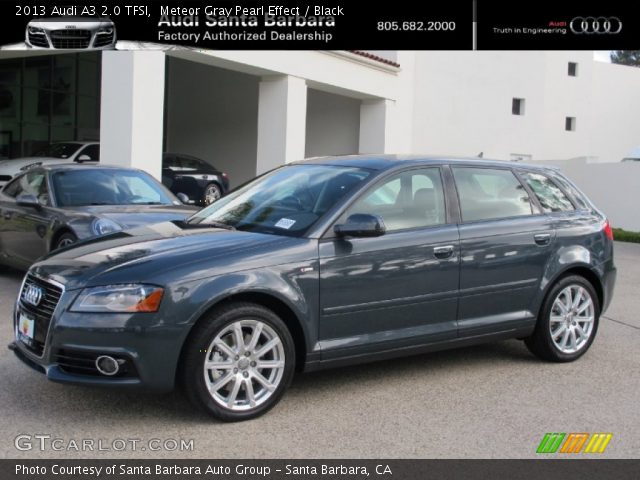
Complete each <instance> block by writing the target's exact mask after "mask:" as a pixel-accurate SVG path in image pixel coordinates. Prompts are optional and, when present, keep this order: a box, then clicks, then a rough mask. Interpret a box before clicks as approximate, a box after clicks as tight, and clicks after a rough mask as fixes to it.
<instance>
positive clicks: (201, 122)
mask: <svg viewBox="0 0 640 480" xmlns="http://www.w3.org/2000/svg"><path fill="white" fill-rule="evenodd" d="M259 80H260V79H259V77H255V76H252V75H247V74H243V73H238V72H233V71H230V70H224V69H221V68H216V67H212V66H209V65H204V64H201V63H196V62H189V61H185V60H180V59H176V58H171V57H169V58H168V78H167V102H166V103H167V107H166V112H165V115H166V127H165V137H166V148H165V149H166V151H169V152H176V153H186V154H190V155H194V156H196V157H200V158H202V159H204V160H206V161H208V162H210V163H212V164H213V165H215V166H216V167H217V168H219V169H221V170H223V171H225V172H227V173H228V174H229V178H230V180H231V186H232V187H233V186H237V185H239V184H241V183H243V182H244V181H246V180H249V179H250V178H252V177H254V176H255V174H256V154H257V135H258V83H259Z"/></svg>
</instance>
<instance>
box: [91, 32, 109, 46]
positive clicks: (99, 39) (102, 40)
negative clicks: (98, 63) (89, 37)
mask: <svg viewBox="0 0 640 480" xmlns="http://www.w3.org/2000/svg"><path fill="white" fill-rule="evenodd" d="M112 43H113V32H111V33H100V34H98V35H96V39H95V40H94V41H93V46H94V47H95V48H99V47H104V46H106V45H111V44H112Z"/></svg>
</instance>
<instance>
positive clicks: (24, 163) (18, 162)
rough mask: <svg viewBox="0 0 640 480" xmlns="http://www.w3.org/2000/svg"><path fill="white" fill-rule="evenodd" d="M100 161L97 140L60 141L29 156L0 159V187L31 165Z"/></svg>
mask: <svg viewBox="0 0 640 480" xmlns="http://www.w3.org/2000/svg"><path fill="white" fill-rule="evenodd" d="M99 161H100V144H99V143H98V142H60V143H52V144H51V145H49V146H48V147H46V148H44V149H42V150H39V151H37V152H36V153H34V154H33V155H31V156H29V157H23V158H12V159H9V160H2V161H0V188H2V187H4V186H5V184H7V183H8V182H9V181H10V180H11V179H12V178H13V177H15V176H16V175H18V174H19V173H22V172H23V171H24V170H27V169H29V168H31V167H35V166H39V165H53V164H58V163H73V162H76V163H85V162H99Z"/></svg>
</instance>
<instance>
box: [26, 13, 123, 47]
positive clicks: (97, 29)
mask: <svg viewBox="0 0 640 480" xmlns="http://www.w3.org/2000/svg"><path fill="white" fill-rule="evenodd" d="M116 41H117V38H116V27H115V25H114V24H113V22H112V21H111V19H110V18H107V17H100V18H97V17H56V18H39V19H34V20H31V21H30V22H29V23H28V24H27V29H26V32H25V43H26V44H27V46H28V47H30V48H47V49H56V50H107V49H113V48H115V47H116Z"/></svg>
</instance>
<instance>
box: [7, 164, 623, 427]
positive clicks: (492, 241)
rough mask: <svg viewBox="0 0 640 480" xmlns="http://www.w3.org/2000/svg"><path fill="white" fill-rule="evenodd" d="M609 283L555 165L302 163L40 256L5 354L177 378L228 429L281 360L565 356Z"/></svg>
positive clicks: (50, 370)
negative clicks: (499, 347)
mask: <svg viewBox="0 0 640 480" xmlns="http://www.w3.org/2000/svg"><path fill="white" fill-rule="evenodd" d="M615 274H616V269H615V266H614V262H613V236H612V230H611V227H610V225H609V222H608V220H607V218H606V217H605V216H604V215H603V214H602V213H601V212H600V211H599V210H598V209H597V208H596V207H595V206H594V205H593V204H592V203H591V202H590V201H589V200H588V199H587V198H586V197H585V195H584V194H583V193H581V192H580V191H579V190H578V189H577V188H576V186H575V185H574V184H573V183H572V182H571V181H569V180H568V179H567V178H565V177H564V176H563V175H562V174H561V173H560V172H559V171H557V170H555V169H550V168H544V167H540V166H531V165H524V164H520V163H506V162H497V161H496V162H491V161H484V160H478V159H470V160H464V159H445V158H424V157H400V156H393V155H383V156H377V155H370V156H345V157H329V158H317V159H312V160H308V161H304V162H298V163H292V164H288V165H286V166H283V167H281V168H277V169H275V170H273V171H270V172H268V173H266V174H264V175H262V176H260V177H258V178H256V179H254V180H252V181H251V182H249V183H247V184H245V185H244V186H242V187H240V188H238V189H236V190H235V191H233V192H231V193H230V194H229V195H227V196H226V197H224V198H222V199H220V200H218V201H216V202H215V203H213V204H212V205H210V206H209V207H207V208H205V209H203V210H201V211H199V212H197V213H196V214H194V215H193V216H192V217H190V218H189V219H187V220H185V221H172V222H166V223H162V224H158V225H153V226H145V227H139V228H134V229H131V230H125V231H120V232H115V233H112V234H110V235H107V236H105V237H102V239H100V240H88V241H84V242H79V243H78V244H76V245H74V246H71V247H68V248H64V249H61V250H59V251H57V252H54V253H53V254H50V255H49V256H47V257H45V258H43V259H41V260H40V261H39V262H37V263H36V264H34V265H33V266H32V267H31V269H30V270H29V272H28V273H27V275H26V277H25V279H24V283H23V285H22V288H21V291H20V294H19V298H18V300H17V302H16V309H15V315H14V322H15V335H16V339H15V342H14V343H13V344H12V345H11V348H12V349H13V350H14V352H15V353H16V355H17V356H18V357H19V358H20V359H21V360H23V361H24V362H25V363H27V364H28V365H30V366H31V367H33V368H35V369H36V370H39V371H41V372H43V373H44V374H46V376H47V378H49V379H50V380H53V381H56V382H62V383H73V384H83V385H99V386H109V387H130V388H144V389H148V390H154V391H168V390H171V389H173V388H174V386H176V385H178V384H180V385H182V386H183V387H184V389H185V391H186V393H187V395H188V397H189V398H190V399H191V401H193V403H195V404H196V405H198V406H199V407H202V408H203V409H204V410H205V411H207V412H209V413H210V414H212V415H213V416H214V417H216V418H218V419H221V420H226V421H233V420H244V419H249V418H253V417H256V416H258V415H260V414H262V413H264V412H266V411H267V410H268V409H270V408H271V407H273V406H274V405H275V404H276V403H277V402H278V400H279V399H280V398H281V397H282V395H283V393H284V391H285V390H286V388H287V386H288V385H289V383H290V382H291V379H292V376H293V374H294V372H295V371H296V370H307V371H308V370H314V369H318V368H324V367H332V366H339V365H347V364H353V363H357V362H365V361H371V360H381V359H385V358H389V357H394V356H400V355H409V354H415V353H419V352H425V351H429V350H437V349H446V348H452V347H459V346H464V345H470V344H475V343H481V342H488V341H495V340H501V339H509V338H518V339H523V340H524V342H525V343H526V346H527V347H528V348H529V350H530V351H531V352H532V353H533V354H535V355H536V356H538V357H540V358H541V359H543V360H547V361H553V362H568V361H572V360H576V359H577V358H579V357H580V356H581V355H583V354H584V353H585V352H586V351H587V350H588V349H589V347H590V346H591V344H592V343H593V340H594V338H595V336H596V332H597V330H598V320H599V318H600V315H601V314H602V312H603V311H604V310H605V309H606V308H607V306H608V305H609V302H610V301H611V296H612V292H613V287H614V282H615Z"/></svg>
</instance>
